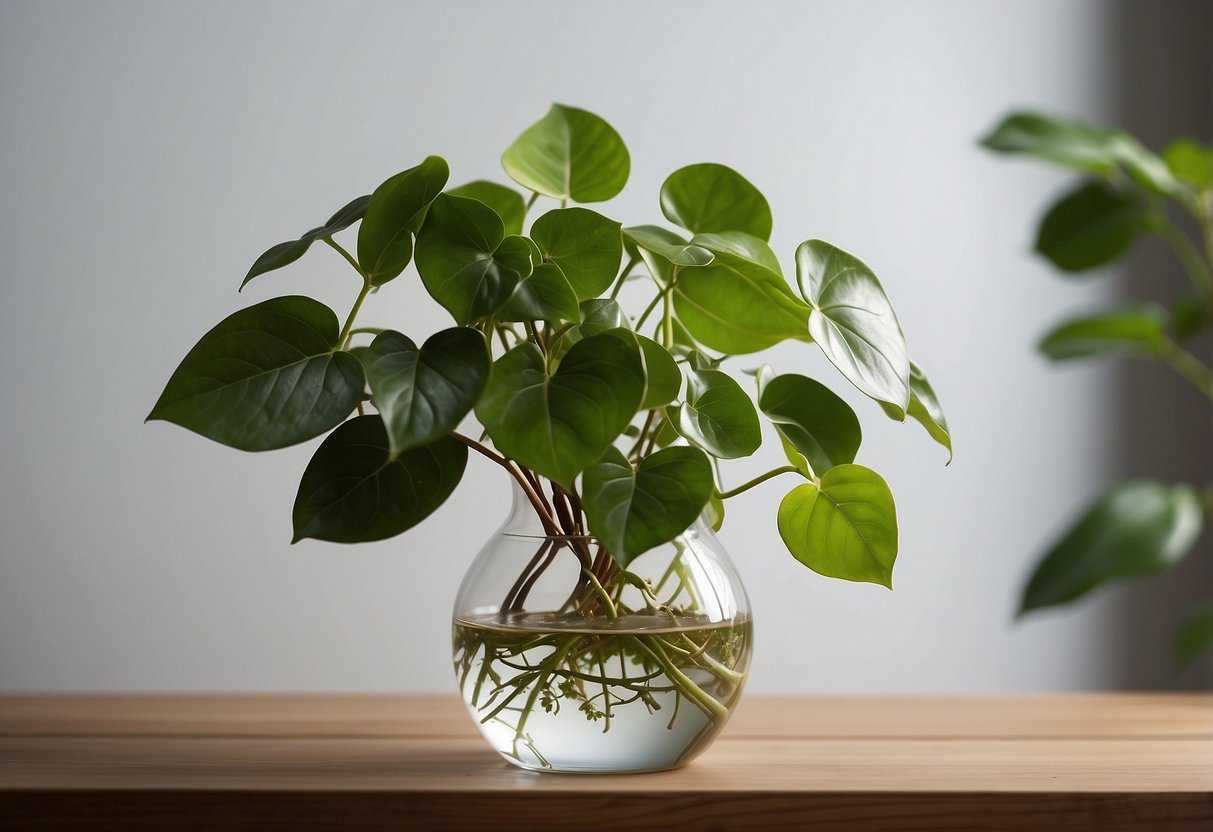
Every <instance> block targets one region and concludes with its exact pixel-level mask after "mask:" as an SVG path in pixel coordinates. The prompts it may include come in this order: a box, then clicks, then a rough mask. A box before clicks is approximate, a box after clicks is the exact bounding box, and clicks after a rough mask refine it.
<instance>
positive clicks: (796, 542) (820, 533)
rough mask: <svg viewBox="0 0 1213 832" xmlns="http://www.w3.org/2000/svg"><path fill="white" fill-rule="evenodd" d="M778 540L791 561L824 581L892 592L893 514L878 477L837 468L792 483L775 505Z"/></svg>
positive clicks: (886, 490) (849, 467) (853, 468)
mask: <svg viewBox="0 0 1213 832" xmlns="http://www.w3.org/2000/svg"><path fill="white" fill-rule="evenodd" d="M779 536H780V537H782V538H783V542H784V544H785V545H786V546H787V547H788V550H789V551H790V552H791V553H792V556H793V557H795V558H796V560H798V561H800V562H801V563H803V564H804V565H805V566H807V567H809V568H810V569H812V570H813V571H814V572H816V573H818V574H819V575H825V576H826V577H827V578H842V579H843V580H845V581H861V582H866V583H873V584H880V585H881V586H885V587H888V588H889V589H892V588H893V562H894V561H895V560H896V559H897V510H896V507H895V506H894V504H893V494H892V492H890V491H889V486H888V484H887V483H885V481H884V479H883V478H882V477H881V476H880V474H877V473H876V472H875V471H873V470H871V469H870V468H864V467H863V466H862V465H839V466H838V467H836V468H831V469H830V470H829V471H827V472H826V473H825V475H824V476H823V477H822V478H821V485H820V487H818V486H817V485H815V484H813V483H805V484H804V485H798V486H796V488H793V489H792V490H791V491H790V492H788V494H787V496H786V497H784V498H783V502H781V503H780V504H779Z"/></svg>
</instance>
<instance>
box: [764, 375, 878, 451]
mask: <svg viewBox="0 0 1213 832" xmlns="http://www.w3.org/2000/svg"><path fill="white" fill-rule="evenodd" d="M758 406H759V407H760V408H761V409H762V412H763V413H765V414H766V415H767V418H769V419H770V420H771V421H772V422H774V423H775V427H776V428H777V429H778V430H779V432H780V434H782V435H783V436H784V437H786V438H787V440H788V442H789V443H791V445H792V447H794V448H795V449H796V450H797V451H799V452H800V453H801V454H803V455H804V457H805V459H807V460H808V463H809V465H811V466H812V469H813V471H815V472H816V473H817V474H824V473H825V472H826V471H829V470H830V469H832V468H834V467H835V466H838V465H843V464H845V463H848V462H854V461H855V454H856V453H858V451H859V444H860V442H861V441H862V439H863V433H862V431H861V430H860V427H859V417H857V416H856V415H855V411H853V410H852V409H851V406H850V405H848V404H847V403H846V402H844V401H843V400H842V399H841V398H839V397H838V396H837V395H836V394H835V393H834V392H833V391H832V390H830V389H829V388H828V387H826V386H825V385H824V384H821V383H820V382H818V381H814V380H813V379H811V378H809V377H807V376H802V375H796V374H795V373H787V374H784V375H780V376H774V377H773V378H770V379H769V380H767V381H766V382H765V383H764V384H763V385H762V390H761V392H760V393H759V395H758Z"/></svg>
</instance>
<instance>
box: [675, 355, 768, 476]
mask: <svg viewBox="0 0 1213 832" xmlns="http://www.w3.org/2000/svg"><path fill="white" fill-rule="evenodd" d="M672 421H673V423H674V428H675V430H677V431H678V433H679V434H681V435H682V436H683V437H684V438H686V439H689V440H690V441H691V442H694V443H695V444H696V445H698V446H699V447H701V448H703V449H704V450H705V451H707V452H708V453H710V454H711V455H712V456H715V457H718V458H720V459H737V458H738V457H743V456H749V455H750V454H752V453H754V451H756V450H758V446H759V445H761V444H762V428H761V426H760V425H759V423H758V411H756V410H755V409H754V402H753V401H751V400H750V397H749V396H747V395H746V393H745V391H744V390H742V389H741V385H740V384H738V383H737V382H736V381H734V380H733V377H732V376H730V375H729V374H728V373H724V372H721V371H720V370H691V371H690V372H689V373H688V374H687V393H686V402H685V403H684V404H682V405H679V406H678V407H677V408H675V409H674V414H673V416H672Z"/></svg>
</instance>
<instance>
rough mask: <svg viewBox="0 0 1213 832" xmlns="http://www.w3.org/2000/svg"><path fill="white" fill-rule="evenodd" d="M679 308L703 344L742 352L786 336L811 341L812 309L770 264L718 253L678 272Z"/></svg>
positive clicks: (676, 301) (681, 317) (680, 315)
mask: <svg viewBox="0 0 1213 832" xmlns="http://www.w3.org/2000/svg"><path fill="white" fill-rule="evenodd" d="M674 285H675V288H674V310H675V312H676V313H677V314H678V319H679V320H680V321H681V322H682V323H683V324H684V325H685V326H686V328H687V330H688V331H689V332H690V333H691V335H692V336H693V337H694V338H695V340H697V341H699V342H700V343H702V344H703V345H705V346H707V347H710V348H712V349H714V350H720V351H721V352H725V353H729V354H731V355H741V354H744V353H751V352H758V351H759V350H764V349H766V348H768V347H773V346H774V345H775V344H778V343H779V342H780V341H783V340H785V339H787V338H801V339H804V340H808V331H807V323H808V320H809V309H808V307H807V306H805V305H804V304H803V303H801V302H800V301H799V300H798V299H797V298H796V296H795V295H793V294H792V291H791V290H790V289H789V288H788V284H787V282H786V281H785V280H784V279H783V278H782V277H780V276H779V275H778V274H776V273H775V272H773V271H771V270H770V269H766V268H763V267H762V266H760V265H758V264H756V263H753V262H751V261H749V260H747V259H745V258H742V257H738V256H737V255H736V254H730V253H727V252H723V251H722V252H717V253H716V259H715V260H713V261H712V263H711V265H708V266H703V267H701V268H694V269H683V270H680V271H679V272H678V277H677V280H676V282H675V284H674Z"/></svg>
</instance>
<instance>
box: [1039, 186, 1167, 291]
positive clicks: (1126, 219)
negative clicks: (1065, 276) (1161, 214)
mask: <svg viewBox="0 0 1213 832" xmlns="http://www.w3.org/2000/svg"><path fill="white" fill-rule="evenodd" d="M1148 214H1149V209H1148V207H1147V206H1146V204H1145V203H1144V202H1143V201H1141V200H1140V199H1138V198H1137V197H1135V196H1133V195H1132V194H1128V193H1122V192H1121V191H1118V190H1116V189H1115V188H1113V187H1112V186H1111V185H1108V184H1106V183H1104V182H1088V183H1086V184H1085V185H1083V186H1081V187H1080V188H1078V190H1076V191H1072V192H1071V193H1069V194H1067V195H1066V196H1064V197H1062V198H1061V199H1060V200H1058V201H1057V202H1056V203H1054V204H1053V207H1052V208H1050V209H1049V211H1048V213H1046V214H1045V216H1044V219H1042V220H1041V222H1040V229H1039V230H1038V231H1037V234H1036V250H1037V251H1038V252H1040V253H1041V254H1043V255H1044V256H1045V257H1047V258H1048V259H1049V260H1050V261H1051V262H1052V263H1053V265H1055V266H1057V267H1058V268H1059V269H1062V270H1063V271H1067V272H1080V271H1085V270H1086V269H1092V268H1095V267H1096V266H1102V265H1104V264H1105V263H1108V262H1111V261H1112V260H1115V259H1116V258H1117V257H1120V255H1122V254H1124V253H1125V252H1126V251H1128V250H1129V246H1131V245H1132V244H1133V240H1134V239H1135V238H1136V237H1137V235H1138V234H1140V233H1142V232H1143V231H1145V228H1146V218H1147V216H1148Z"/></svg>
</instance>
